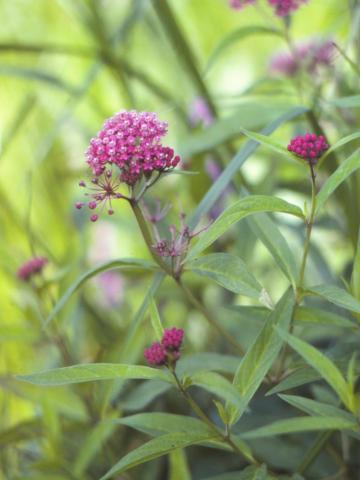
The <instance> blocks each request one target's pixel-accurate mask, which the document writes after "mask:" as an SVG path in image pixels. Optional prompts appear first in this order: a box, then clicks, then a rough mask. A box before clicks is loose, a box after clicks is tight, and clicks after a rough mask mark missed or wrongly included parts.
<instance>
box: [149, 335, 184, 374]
mask: <svg viewBox="0 0 360 480" xmlns="http://www.w3.org/2000/svg"><path fill="white" fill-rule="evenodd" d="M183 337H184V330H183V329H182V328H176V327H172V328H166V329H165V330H164V333H163V336H162V339H161V341H160V342H154V343H153V344H151V345H150V347H149V348H146V349H145V350H144V357H145V360H146V361H147V363H148V364H149V365H151V366H154V367H160V366H162V365H167V364H174V363H176V361H177V360H178V359H179V358H180V348H181V344H182V341H183Z"/></svg>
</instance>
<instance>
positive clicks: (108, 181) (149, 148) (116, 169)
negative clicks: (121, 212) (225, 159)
mask: <svg viewBox="0 0 360 480" xmlns="http://www.w3.org/2000/svg"><path fill="white" fill-rule="evenodd" d="M166 132H167V123H166V122H161V121H160V120H159V119H158V118H157V116H156V114H155V113H149V112H136V111H130V112H128V111H121V112H119V113H116V114H115V115H114V116H113V117H111V118H109V119H108V120H106V121H105V123H104V126H103V128H102V130H100V132H98V134H97V136H96V137H95V138H92V139H91V141H90V145H89V147H88V149H87V151H86V158H87V163H88V165H89V167H90V168H91V171H92V173H93V178H92V179H91V185H90V193H88V196H90V198H91V200H90V201H89V202H88V207H89V208H90V209H91V210H94V209H96V208H98V206H99V205H101V206H102V208H104V207H105V206H107V209H108V214H109V215H112V214H113V213H114V210H113V207H112V202H113V201H114V200H116V199H121V198H127V199H128V197H126V196H125V195H123V194H122V193H120V192H119V189H120V188H121V186H122V185H123V184H125V185H127V186H128V187H129V189H130V191H131V193H132V194H134V188H135V186H137V184H139V183H141V182H142V181H144V182H146V188H148V187H150V186H151V184H152V183H155V181H156V180H157V179H158V178H159V176H160V175H161V174H162V173H165V172H168V171H170V170H172V169H173V168H175V167H176V166H177V165H178V163H179V161H180V157H179V156H177V155H174V150H173V149H172V148H170V147H168V146H164V145H162V144H161V139H162V137H164V136H165V135H166ZM79 185H80V186H81V187H86V184H85V182H84V181H83V180H82V181H81V182H80V183H79ZM83 206H84V204H83V203H81V202H77V203H76V204H75V207H76V208H77V209H81V208H82V207H83ZM97 218H98V215H97V214H93V215H91V218H90V219H91V220H92V221H93V222H94V221H96V220H97Z"/></svg>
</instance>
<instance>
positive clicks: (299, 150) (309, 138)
mask: <svg viewBox="0 0 360 480" xmlns="http://www.w3.org/2000/svg"><path fill="white" fill-rule="evenodd" d="M287 148H288V151H289V152H292V153H294V154H295V155H296V156H297V157H300V158H303V159H304V160H306V161H307V162H309V163H310V164H311V165H316V163H317V161H318V159H319V157H321V155H322V153H323V152H325V150H327V149H328V148H329V145H328V144H327V143H326V141H325V138H324V137H323V136H322V135H319V136H317V135H315V133H306V134H305V135H297V136H296V137H294V138H293V139H292V140H291V141H290V143H289V145H288V147H287Z"/></svg>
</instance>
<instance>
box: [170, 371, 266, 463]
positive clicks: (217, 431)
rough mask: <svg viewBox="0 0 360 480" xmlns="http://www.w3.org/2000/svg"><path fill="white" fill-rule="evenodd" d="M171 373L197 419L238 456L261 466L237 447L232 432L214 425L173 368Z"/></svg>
mask: <svg viewBox="0 0 360 480" xmlns="http://www.w3.org/2000/svg"><path fill="white" fill-rule="evenodd" d="M170 372H171V373H172V375H173V377H174V379H175V382H176V385H177V386H178V388H179V390H180V392H181V394H182V395H183V397H184V398H185V400H186V401H187V403H188V404H189V406H190V408H191V409H192V411H193V412H194V413H195V415H197V417H199V418H200V419H201V420H202V421H203V422H205V423H206V425H207V426H208V427H209V429H210V430H212V431H213V432H214V433H215V434H216V436H218V437H219V438H220V439H221V440H222V441H223V442H225V443H227V444H228V445H229V446H230V447H231V449H232V450H233V451H234V452H235V453H236V454H238V455H240V456H241V457H242V458H245V460H246V461H247V462H249V463H251V464H253V465H256V466H259V462H257V461H256V460H255V459H254V458H253V457H252V456H250V455H246V454H245V453H244V452H242V451H241V450H240V449H239V448H238V447H237V445H236V443H235V442H234V441H233V440H232V439H231V437H230V432H227V434H224V433H223V432H222V431H221V430H220V429H219V428H218V427H217V426H216V425H215V424H213V423H212V421H211V420H210V419H209V417H208V416H207V415H206V413H205V412H204V411H203V410H202V408H201V407H200V406H199V405H198V404H197V403H196V402H195V400H194V399H193V398H192V396H191V395H190V393H189V392H188V391H187V390H185V389H184V387H183V386H182V384H181V382H180V380H179V377H178V376H177V375H176V372H175V370H174V369H173V368H170Z"/></svg>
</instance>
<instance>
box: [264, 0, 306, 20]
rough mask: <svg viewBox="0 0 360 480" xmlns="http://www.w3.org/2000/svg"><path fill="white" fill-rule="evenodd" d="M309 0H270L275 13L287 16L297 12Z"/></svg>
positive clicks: (279, 15)
mask: <svg viewBox="0 0 360 480" xmlns="http://www.w3.org/2000/svg"><path fill="white" fill-rule="evenodd" d="M306 2H307V0H268V3H269V5H270V6H271V7H273V8H274V12H275V15H277V16H278V17H286V16H287V15H290V14H291V13H293V12H295V11H296V10H297V9H298V8H299V7H300V6H301V5H302V4H304V3H306Z"/></svg>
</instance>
